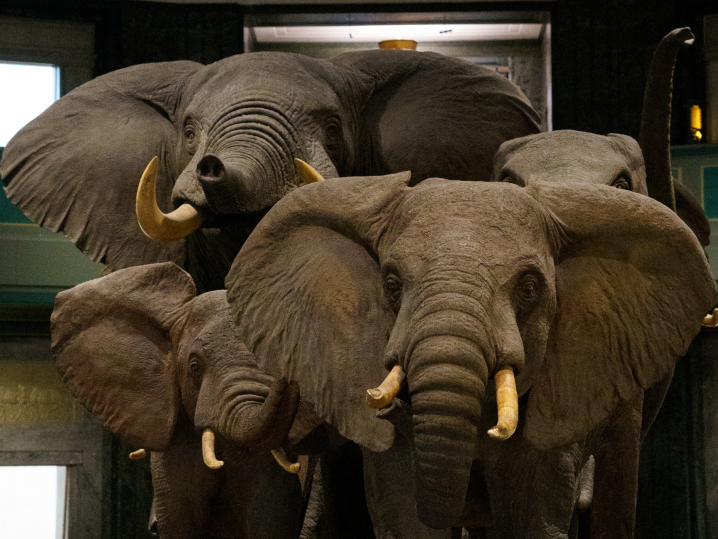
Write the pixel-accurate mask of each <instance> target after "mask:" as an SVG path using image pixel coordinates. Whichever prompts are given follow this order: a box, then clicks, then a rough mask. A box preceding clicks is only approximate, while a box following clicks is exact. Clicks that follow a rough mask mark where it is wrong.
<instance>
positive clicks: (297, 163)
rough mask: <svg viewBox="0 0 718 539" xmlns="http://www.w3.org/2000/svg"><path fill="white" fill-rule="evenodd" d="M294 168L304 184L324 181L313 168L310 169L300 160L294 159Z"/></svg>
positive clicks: (309, 166)
mask: <svg viewBox="0 0 718 539" xmlns="http://www.w3.org/2000/svg"><path fill="white" fill-rule="evenodd" d="M294 168H295V169H296V170H297V174H299V177H300V178H301V179H302V181H303V182H304V183H317V182H321V181H324V178H323V177H322V175H321V174H319V172H317V171H316V170H315V169H314V167H312V166H311V165H310V164H309V163H307V162H306V161H302V160H301V159H297V158H295V159H294Z"/></svg>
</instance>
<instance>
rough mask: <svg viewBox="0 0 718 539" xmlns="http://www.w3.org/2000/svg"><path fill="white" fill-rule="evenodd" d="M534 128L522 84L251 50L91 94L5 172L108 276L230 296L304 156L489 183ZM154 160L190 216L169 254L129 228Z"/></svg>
mask: <svg viewBox="0 0 718 539" xmlns="http://www.w3.org/2000/svg"><path fill="white" fill-rule="evenodd" d="M477 124H481V125H482V126H484V127H483V128H482V134H481V136H480V137H477V136H475V126H476V125H477ZM538 131H539V118H538V116H537V114H536V113H535V112H534V111H533V109H532V108H531V106H530V105H529V103H528V100H527V99H526V98H525V97H524V96H523V94H522V93H521V91H520V90H519V89H518V88H517V87H515V86H514V85H512V84H511V83H510V82H509V81H508V80H506V79H505V78H504V77H502V76H500V75H497V74H495V73H493V72H491V71H489V70H486V69H483V68H480V67H478V66H475V65H473V64H470V63H468V62H464V61H460V60H456V59H451V58H448V57H444V56H441V55H436V54H431V53H416V52H408V51H368V52H360V53H350V54H347V55H342V56H339V57H336V58H333V59H331V60H316V59H312V58H308V57H304V56H301V55H295V54H285V53H252V54H243V55H239V56H233V57H230V58H226V59H224V60H221V61H219V62H216V63H214V64H211V65H208V66H203V65H201V64H198V63H194V62H184V61H183V62H171V63H159V64H146V65H139V66H134V67H129V68H126V69H122V70H119V71H116V72H113V73H109V74H107V75H103V76H101V77H99V78H97V79H95V80H93V81H90V82H89V83H87V84H85V85H83V86H81V87H80V88H77V89H76V90H74V91H72V92H70V93H69V94H68V95H67V96H65V97H63V98H62V99H60V100H59V101H58V102H57V103H55V104H54V105H52V106H51V107H50V108H49V109H48V110H47V111H46V112H44V113H43V114H42V115H40V116H39V117H38V118H37V119H35V120H34V121H33V122H31V123H30V124H28V126H26V127H25V128H24V129H23V130H22V131H21V132H20V133H19V134H17V135H16V136H15V137H14V138H13V140H11V141H10V143H9V144H8V146H7V148H6V149H5V151H4V153H3V156H2V162H1V164H0V174H1V175H2V177H3V181H4V182H5V185H6V190H7V193H8V195H9V197H10V198H11V200H12V201H13V202H15V203H16V204H17V205H18V206H20V207H21V208H22V209H23V210H24V211H25V213H26V214H27V215H28V216H29V217H30V218H31V219H33V220H34V221H36V222H38V223H40V224H41V225H43V226H46V227H48V228H51V229H53V230H55V231H62V232H63V233H64V234H65V235H66V236H68V237H69V238H70V239H71V240H72V241H73V242H75V244H76V245H77V247H79V248H80V249H81V250H82V251H84V252H85V253H86V254H88V255H89V256H90V257H91V258H92V259H93V260H95V261H100V262H103V263H105V264H107V265H108V266H109V267H110V269H118V268H122V267H127V266H133V265H139V264H145V263H151V262H162V261H174V262H176V263H177V264H179V265H180V266H182V267H184V268H185V269H187V270H188V271H189V272H190V274H191V275H192V276H193V277H194V279H195V282H196V283H197V286H198V288H199V290H200V291H205V290H209V289H217V288H222V287H223V285H222V280H223V278H224V276H225V274H226V272H227V270H228V269H229V266H230V265H231V262H232V260H233V259H234V256H235V255H236V253H237V251H238V250H239V247H240V246H241V244H242V242H243V241H244V239H245V238H246V236H247V235H248V234H249V232H250V231H251V230H252V229H253V227H254V226H255V225H256V223H257V222H258V220H259V219H260V218H261V216H262V215H263V214H264V212H266V211H267V210H268V209H269V208H270V207H271V206H272V205H273V204H274V203H276V202H277V200H279V199H280V198H281V197H282V196H284V195H286V194H287V193H288V192H289V191H291V190H292V189H294V188H296V187H297V186H300V185H303V184H304V182H303V181H302V180H301V179H300V178H299V176H298V175H297V173H296V172H295V169H294V159H297V158H299V159H302V160H304V161H306V162H308V163H309V164H310V165H312V166H313V167H314V168H315V169H317V170H318V171H319V172H320V173H321V174H323V175H324V176H326V177H333V176H337V175H344V176H346V175H352V174H354V175H364V174H385V173H390V172H398V171H401V170H407V169H409V168H411V169H412V170H413V171H414V178H415V180H417V181H419V180H421V179H423V178H427V177H431V176H433V175H437V174H439V173H440V172H441V173H443V174H446V175H448V176H449V177H451V178H456V179H484V180H488V179H489V178H490V176H491V163H492V160H493V155H494V153H495V152H496V150H497V149H498V147H499V145H500V144H501V143H502V142H504V141H505V140H509V139H512V138H514V137H517V136H523V135H528V134H531V133H536V132H538ZM154 156H157V157H158V163H157V170H158V180H157V203H158V208H159V210H161V211H162V212H170V211H171V210H179V209H180V208H182V211H180V214H182V216H183V217H181V218H180V217H178V216H177V215H176V214H171V217H170V218H169V220H170V221H174V220H176V219H180V220H181V221H182V223H184V224H183V225H182V226H180V227H179V228H180V232H178V233H176V234H175V233H174V232H173V233H172V234H170V235H169V236H168V235H163V234H159V236H161V237H162V238H164V239H168V238H170V239H171V238H174V240H175V241H169V242H167V243H156V242H152V241H150V240H149V239H148V238H147V237H145V236H144V235H143V234H142V232H141V230H140V227H139V226H138V224H137V221H136V217H135V193H136V192H137V187H138V182H139V179H140V176H141V174H142V171H143V170H144V168H145V166H146V165H147V164H148V163H149V162H150V160H151V159H152V158H153V157H154ZM185 220H186V221H188V223H185ZM200 224H201V227H200V228H199V229H197V230H195V231H194V232H192V233H190V234H189V236H187V238H186V239H180V238H181V236H182V235H184V234H187V233H189V231H190V230H191V229H193V228H195V227H196V226H199V225H200ZM185 225H187V226H185ZM188 227H189V228H188Z"/></svg>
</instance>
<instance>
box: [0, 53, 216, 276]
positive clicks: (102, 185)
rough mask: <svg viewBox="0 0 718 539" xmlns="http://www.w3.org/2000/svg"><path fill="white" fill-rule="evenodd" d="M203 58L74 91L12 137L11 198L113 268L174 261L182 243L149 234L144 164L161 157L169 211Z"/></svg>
mask: <svg viewBox="0 0 718 539" xmlns="http://www.w3.org/2000/svg"><path fill="white" fill-rule="evenodd" d="M201 67H202V65H201V64H198V63H195V62H184V61H183V62H167V63H159V64H144V65H138V66H134V67H129V68H126V69H121V70H119V71H115V72H112V73H109V74H107V75H103V76H101V77H98V78H96V79H94V80H92V81H90V82H88V83H86V84H83V85H82V86H80V87H79V88H77V89H75V90H73V91H72V92H70V93H68V94H67V95H66V96H64V97H62V98H61V99H60V100H59V101H56V102H55V103H54V104H53V105H52V106H50V108H48V109H47V110H46V111H45V112H43V113H42V114H41V115H40V116H38V117H37V118H36V119H35V120H33V121H32V122H30V123H29V124H28V125H27V126H25V127H24V128H23V129H22V130H21V131H20V132H19V133H18V134H17V135H15V136H14V137H13V138H12V140H11V141H10V142H9V143H8V145H7V147H6V148H5V150H4V152H3V155H2V162H0V175H1V176H2V178H3V182H4V184H5V190H6V192H7V194H8V196H9V198H10V200H12V202H14V203H15V204H16V205H17V206H19V207H20V208H21V209H22V210H23V211H24V212H25V214H26V215H27V216H28V217H29V218H30V219H31V220H33V221H35V222H37V223H38V224H40V225H42V226H44V227H46V228H49V229H51V230H53V231H55V232H62V233H63V234H65V236H67V237H68V238H70V239H71V240H72V241H73V243H75V245H76V246H77V247H78V248H79V249H80V250H81V251H82V252H84V253H85V254H87V255H88V256H89V257H90V258H91V259H92V260H94V261H95V262H102V263H103V264H107V265H108V266H109V267H110V268H111V269H117V268H122V267H128V266H134V265H139V264H145V263H149V262H157V261H164V260H171V261H174V262H177V263H178V264H182V263H184V258H185V253H184V244H183V242H172V243H166V244H163V243H158V242H154V241H152V240H150V239H149V238H147V237H146V236H145V235H144V234H143V233H142V231H141V230H140V227H139V225H138V224H137V218H136V217H135V196H136V192H137V185H138V184H139V180H140V177H141V175H142V172H143V170H144V168H145V167H146V166H147V164H148V163H149V162H150V160H151V159H152V158H153V157H154V156H159V157H160V167H159V175H158V179H157V192H158V199H159V200H160V205H161V206H162V205H164V207H163V208H162V209H163V210H164V211H167V210H169V209H170V206H171V204H170V196H171V191H172V186H173V182H174V177H175V175H176V173H177V170H176V169H177V167H178V165H177V164H176V163H175V162H174V160H175V157H174V155H175V151H174V147H175V145H176V137H177V135H176V129H175V127H174V125H173V122H174V121H175V114H176V112H177V108H178V106H179V102H180V98H181V96H182V90H183V87H184V86H185V85H186V83H187V82H188V80H189V78H190V77H191V76H192V75H193V74H194V73H195V72H196V71H197V70H198V69H200V68H201Z"/></svg>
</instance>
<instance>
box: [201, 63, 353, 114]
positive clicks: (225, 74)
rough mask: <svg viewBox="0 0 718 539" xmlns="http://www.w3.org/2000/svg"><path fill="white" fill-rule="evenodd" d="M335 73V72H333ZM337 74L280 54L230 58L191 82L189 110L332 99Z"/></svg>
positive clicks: (213, 65)
mask: <svg viewBox="0 0 718 539" xmlns="http://www.w3.org/2000/svg"><path fill="white" fill-rule="evenodd" d="M334 71H336V70H334ZM339 83H340V81H339V79H338V74H337V73H335V72H332V71H331V70H328V69H327V65H325V63H324V62H322V61H319V60H315V59H311V58H303V57H300V56H299V55H293V54H281V53H256V54H254V53H252V54H246V55H239V56H232V57H230V58H227V59H225V60H221V61H219V62H216V63H214V64H211V65H209V66H207V67H206V68H205V69H204V70H202V71H201V72H199V73H197V74H196V75H195V77H194V79H193V86H194V87H195V88H194V90H195V91H194V92H192V105H191V107H192V108H199V109H201V108H207V107H215V106H216V104H217V103H221V104H226V103H228V102H232V101H235V100H237V99H238V98H249V97H253V98H255V99H257V100H262V99H270V98H279V99H292V98H295V99H296V97H298V96H301V101H302V103H305V102H317V103H321V102H322V100H325V99H328V98H332V97H334V96H335V92H334V91H333V88H334V87H335V86H336V85H337V84H339Z"/></svg>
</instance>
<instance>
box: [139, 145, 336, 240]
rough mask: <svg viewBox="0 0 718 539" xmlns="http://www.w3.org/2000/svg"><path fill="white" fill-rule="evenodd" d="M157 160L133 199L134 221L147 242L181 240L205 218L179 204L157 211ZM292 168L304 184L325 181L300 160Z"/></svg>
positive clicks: (194, 210)
mask: <svg viewBox="0 0 718 539" xmlns="http://www.w3.org/2000/svg"><path fill="white" fill-rule="evenodd" d="M158 161H159V160H158V159H157V157H153V158H152V161H150V164H149V165H147V168H145V171H144V172H143V174H142V178H140V185H139V186H138V187H137V197H136V199H135V212H136V213H137V222H138V223H139V225H140V228H141V229H142V231H143V232H144V233H145V234H146V235H147V237H149V238H150V239H153V240H155V241H177V240H181V239H182V238H185V237H187V236H189V235H190V234H191V233H192V232H194V231H195V230H197V229H198V228H199V227H200V226H202V222H203V220H204V217H203V216H202V214H201V213H200V212H199V211H198V210H197V209H196V208H195V207H194V206H192V205H191V204H182V205H181V206H180V207H179V208H177V209H176V210H174V211H172V212H170V213H163V212H162V210H160V207H159V206H158V205H157V163H158ZM294 166H295V167H296V169H297V173H298V174H299V176H300V178H301V179H302V181H304V183H314V182H318V181H321V180H323V179H324V178H322V176H321V175H320V174H319V173H318V172H317V171H316V170H314V169H313V168H312V167H311V166H310V165H308V164H307V163H305V162H304V161H302V160H301V159H295V160H294Z"/></svg>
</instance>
